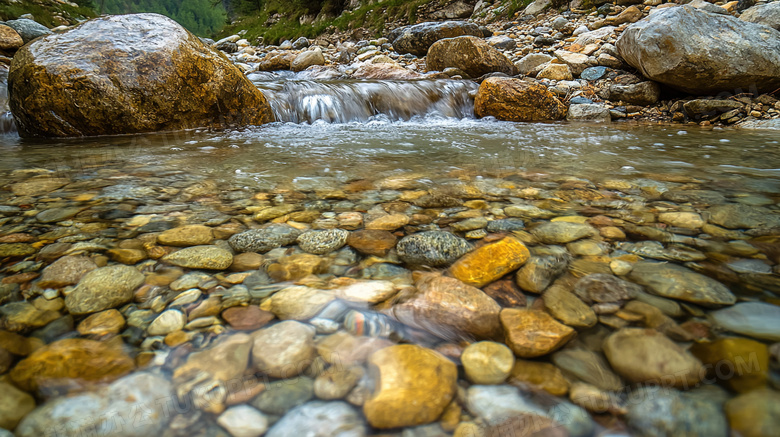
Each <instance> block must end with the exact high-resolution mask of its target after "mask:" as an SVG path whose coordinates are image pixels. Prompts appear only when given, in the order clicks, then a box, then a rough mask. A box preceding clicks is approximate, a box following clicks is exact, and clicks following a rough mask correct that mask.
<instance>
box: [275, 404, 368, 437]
mask: <svg viewBox="0 0 780 437" xmlns="http://www.w3.org/2000/svg"><path fill="white" fill-rule="evenodd" d="M365 435H366V425H365V422H364V421H363V419H362V418H361V417H360V413H358V412H357V411H356V410H355V409H354V408H353V407H352V406H351V405H349V404H348V403H346V402H338V401H337V402H322V401H312V402H308V403H306V404H303V405H301V406H299V407H296V408H294V409H293V410H292V411H290V412H289V413H287V414H285V415H284V417H282V418H281V419H280V420H279V421H278V422H276V423H275V424H274V426H273V427H272V428H271V429H270V430H269V431H268V433H267V434H266V437H290V436H306V437H332V436H339V437H364V436H365Z"/></svg>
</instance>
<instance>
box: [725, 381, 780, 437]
mask: <svg viewBox="0 0 780 437" xmlns="http://www.w3.org/2000/svg"><path fill="white" fill-rule="evenodd" d="M725 410H726V415H727V416H728V419H729V425H730V426H731V429H732V431H733V432H735V433H737V434H738V435H740V436H743V437H759V436H767V435H772V434H773V433H775V432H777V429H778V427H780V395H778V393H777V392H776V391H774V390H770V389H766V388H765V389H760V390H754V391H751V392H749V393H745V394H743V395H740V396H737V397H735V398H733V399H731V400H729V401H728V402H726V405H725Z"/></svg>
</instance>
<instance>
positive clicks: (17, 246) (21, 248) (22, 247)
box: [0, 243, 36, 258]
mask: <svg viewBox="0 0 780 437" xmlns="http://www.w3.org/2000/svg"><path fill="white" fill-rule="evenodd" d="M35 252H36V250H35V248H34V247H33V246H32V245H29V244H25V243H4V244H0V258H20V257H25V256H29V255H32V254H34V253H35Z"/></svg>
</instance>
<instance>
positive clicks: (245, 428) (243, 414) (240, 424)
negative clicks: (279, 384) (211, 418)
mask: <svg viewBox="0 0 780 437" xmlns="http://www.w3.org/2000/svg"><path fill="white" fill-rule="evenodd" d="M217 423H218V424H219V426H221V427H223V428H225V429H226V430H227V432H229V433H230V435H231V436H233V437H260V436H261V435H263V434H264V433H265V432H266V431H267V430H268V418H267V417H265V415H264V414H263V413H261V412H259V411H257V410H256V409H254V408H252V407H250V406H249V405H236V406H235V407H230V408H228V409H227V410H226V411H225V412H224V413H222V414H220V415H219V418H217Z"/></svg>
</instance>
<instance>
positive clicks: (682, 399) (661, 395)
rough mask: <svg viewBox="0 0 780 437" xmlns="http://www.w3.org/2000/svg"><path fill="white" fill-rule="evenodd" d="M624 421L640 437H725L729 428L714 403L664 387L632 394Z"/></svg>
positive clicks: (644, 389)
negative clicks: (679, 436) (683, 436)
mask: <svg viewBox="0 0 780 437" xmlns="http://www.w3.org/2000/svg"><path fill="white" fill-rule="evenodd" d="M627 406H628V412H627V414H626V421H627V422H628V426H629V428H631V430H632V431H633V432H634V433H635V435H637V436H640V437H656V436H677V435H688V436H702V437H704V436H707V437H710V436H711V437H727V436H728V435H729V432H728V429H729V427H728V424H727V423H726V418H725V416H724V414H723V411H722V410H721V408H720V407H719V405H718V404H717V403H715V402H707V401H703V400H699V399H694V398H692V397H688V396H686V395H685V394H683V393H680V392H678V391H677V390H673V389H670V388H666V387H663V388H661V387H642V388H639V389H638V390H636V391H634V392H632V393H631V395H630V396H629V400H628V402H627Z"/></svg>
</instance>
